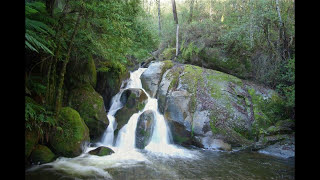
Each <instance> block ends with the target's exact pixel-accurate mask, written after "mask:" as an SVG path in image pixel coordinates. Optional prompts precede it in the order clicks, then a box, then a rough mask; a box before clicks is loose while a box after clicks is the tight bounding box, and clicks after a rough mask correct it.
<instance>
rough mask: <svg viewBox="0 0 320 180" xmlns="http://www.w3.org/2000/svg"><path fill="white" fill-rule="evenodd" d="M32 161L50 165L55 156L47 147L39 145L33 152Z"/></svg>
mask: <svg viewBox="0 0 320 180" xmlns="http://www.w3.org/2000/svg"><path fill="white" fill-rule="evenodd" d="M30 159H31V161H32V162H33V163H38V162H39V163H40V164H43V163H49V162H52V161H53V160H54V159H55V154H54V153H53V152H52V151H51V150H50V149H49V148H48V147H47V146H44V145H37V146H35V148H34V150H33V151H32V153H31V155H30Z"/></svg>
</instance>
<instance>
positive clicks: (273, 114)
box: [248, 88, 288, 133]
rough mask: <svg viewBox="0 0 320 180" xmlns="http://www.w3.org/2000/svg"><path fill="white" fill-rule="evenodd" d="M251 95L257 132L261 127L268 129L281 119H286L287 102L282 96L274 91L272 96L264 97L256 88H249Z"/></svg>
mask: <svg viewBox="0 0 320 180" xmlns="http://www.w3.org/2000/svg"><path fill="white" fill-rule="evenodd" d="M248 93H249V95H250V96H251V100H252V106H253V113H254V119H255V122H254V124H255V126H254V128H255V129H256V130H255V133H258V131H259V130H260V129H264V130H266V129H267V128H268V127H270V126H272V125H275V124H276V123H277V122H278V121H279V120H282V119H286V118H287V117H288V116H287V115H286V110H285V105H284V104H285V103H284V101H283V100H282V98H281V97H280V96H278V95H277V94H276V93H275V92H272V94H271V97H270V98H265V99H264V98H263V97H262V95H260V94H258V93H257V92H256V90H255V89H254V88H248Z"/></svg>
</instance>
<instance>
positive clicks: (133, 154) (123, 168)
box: [26, 68, 294, 179]
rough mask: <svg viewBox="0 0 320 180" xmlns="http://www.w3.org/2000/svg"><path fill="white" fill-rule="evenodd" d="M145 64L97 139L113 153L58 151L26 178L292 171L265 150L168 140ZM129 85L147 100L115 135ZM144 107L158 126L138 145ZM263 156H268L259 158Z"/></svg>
mask: <svg viewBox="0 0 320 180" xmlns="http://www.w3.org/2000/svg"><path fill="white" fill-rule="evenodd" d="M145 70H146V69H144V68H139V69H138V70H137V71H134V72H132V73H131V74H130V79H129V81H128V83H127V85H126V87H125V88H121V89H120V91H119V93H118V94H116V95H115V96H114V97H113V99H112V105H111V107H110V109H109V112H108V118H109V121H110V123H109V126H108V127H107V129H106V131H105V133H104V135H103V137H102V139H101V142H100V143H97V144H96V145H97V146H100V145H103V146H108V147H111V149H113V150H114V152H115V153H113V154H111V155H108V156H96V155H90V154H89V153H88V152H89V151H90V150H93V149H95V148H96V147H87V148H86V150H85V152H84V153H82V154H81V155H80V156H78V157H74V158H65V157H59V158H58V159H56V160H55V161H53V162H51V163H46V164H42V165H35V166H33V167H32V168H30V169H28V170H27V171H26V177H27V178H26V179H128V178H129V179H213V178H217V179H232V178H238V179H265V177H266V174H267V176H268V177H269V176H270V178H271V177H272V178H273V179H279V177H280V176H279V167H282V169H283V170H282V171H281V172H282V174H281V176H282V175H284V176H285V177H284V179H292V177H294V175H292V174H294V173H293V172H294V164H293V165H291V164H289V165H288V163H287V162H281V161H280V160H279V159H275V160H273V159H272V158H270V157H267V158H266V157H265V155H261V156H262V157H260V156H257V155H254V154H238V156H237V157H238V158H237V161H234V157H235V156H234V155H233V154H232V153H227V152H212V151H203V150H201V149H196V150H190V149H185V148H182V147H180V146H176V145H174V144H170V138H169V137H170V131H169V129H168V127H167V125H166V121H165V119H164V116H163V115H162V114H161V113H160V112H159V111H158V101H157V99H155V98H151V97H150V96H149V94H148V93H147V92H145V90H144V89H143V88H142V85H141V81H140V76H141V74H142V73H143V72H144V71H145ZM123 84H124V83H123ZM122 87H123V86H122ZM128 88H140V89H141V90H143V91H144V92H145V93H146V95H147V97H148V99H147V100H148V101H147V103H146V105H145V107H144V109H143V110H142V111H139V112H137V113H135V114H133V115H132V116H131V117H130V119H129V121H128V123H127V124H126V125H124V126H123V127H122V128H121V130H120V131H119V133H118V137H117V139H116V141H115V137H114V129H115V128H116V126H117V123H116V119H115V117H114V115H115V113H116V112H117V111H118V110H119V109H121V108H122V106H123V105H122V104H121V102H120V97H121V94H122V92H124V90H125V89H128ZM146 110H152V112H153V114H154V117H155V119H154V120H155V123H154V128H153V129H154V130H153V135H152V137H151V142H150V143H149V144H148V145H147V146H146V147H145V148H144V150H140V149H137V148H135V131H136V126H137V120H138V118H139V116H140V115H141V114H142V113H143V112H144V111H146ZM114 142H115V143H114ZM261 158H262V159H261ZM254 159H255V160H254ZM262 160H263V162H264V161H267V162H265V163H262V164H261V161H262ZM293 162H294V161H293ZM250 167H251V168H250ZM252 167H254V168H252ZM257 172H261V173H260V174H257Z"/></svg>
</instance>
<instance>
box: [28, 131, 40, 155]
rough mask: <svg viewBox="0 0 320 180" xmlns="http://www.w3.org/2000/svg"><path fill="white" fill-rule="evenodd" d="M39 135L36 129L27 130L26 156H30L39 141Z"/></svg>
mask: <svg viewBox="0 0 320 180" xmlns="http://www.w3.org/2000/svg"><path fill="white" fill-rule="evenodd" d="M38 140H39V137H38V134H37V133H36V132H35V131H29V130H25V158H28V157H29V156H30V154H31V152H32V150H33V148H34V147H35V145H36V144H37V143H38Z"/></svg>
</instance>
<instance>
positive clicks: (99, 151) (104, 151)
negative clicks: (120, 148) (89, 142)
mask: <svg viewBox="0 0 320 180" xmlns="http://www.w3.org/2000/svg"><path fill="white" fill-rule="evenodd" d="M112 153H114V151H113V150H112V149H111V148H108V147H105V146H100V147H98V148H96V149H94V150H91V151H89V154H91V155H96V156H107V155H110V154H112Z"/></svg>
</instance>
